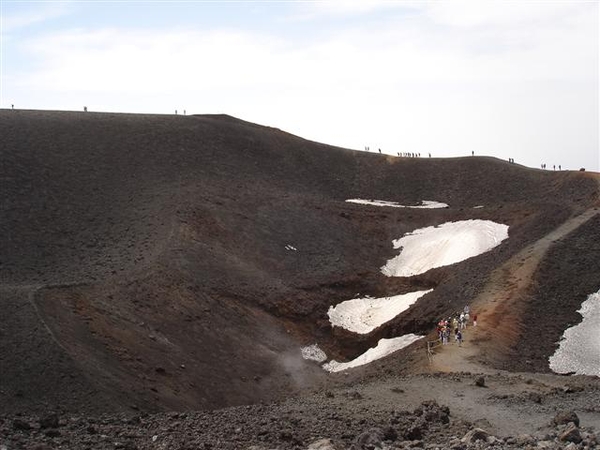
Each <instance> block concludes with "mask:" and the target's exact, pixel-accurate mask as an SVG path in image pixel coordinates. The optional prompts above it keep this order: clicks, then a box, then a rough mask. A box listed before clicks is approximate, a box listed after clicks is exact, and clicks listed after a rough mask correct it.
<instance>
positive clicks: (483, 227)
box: [302, 199, 508, 372]
mask: <svg viewBox="0 0 600 450" xmlns="http://www.w3.org/2000/svg"><path fill="white" fill-rule="evenodd" d="M346 201H347V202H351V203H359V204H368V205H376V206H393V207H400V208H405V207H406V206H402V205H398V204H397V203H394V202H385V201H381V200H372V201H367V200H359V199H351V200H346ZM426 205H428V206H426ZM416 207H418V208H446V207H448V205H446V204H444V203H438V202H423V204H422V205H421V206H416ZM507 238H508V226H507V225H502V224H498V223H495V222H492V221H489V220H464V221H459V222H447V223H444V224H442V225H439V226H437V227H433V226H432V227H426V228H420V229H417V230H415V231H413V232H412V233H407V234H405V235H404V236H403V237H402V238H400V239H397V240H395V241H393V246H394V248H399V249H400V253H399V254H398V255H397V256H395V257H394V258H392V259H390V260H389V261H388V262H387V263H386V264H385V265H384V266H383V267H382V268H381V272H382V273H383V274H384V275H386V276H390V277H394V276H395V277H398V276H400V277H410V276H414V275H418V274H422V273H425V272H427V271H428V270H430V269H433V268H436V267H442V266H445V265H449V264H455V263H457V262H460V261H464V260H466V259H468V258H472V257H474V256H477V255H480V254H482V253H485V252H487V251H489V250H491V249H492V248H494V247H496V246H498V245H500V243H501V242H502V241H503V240H505V239H507ZM431 291H432V289H430V290H426V291H415V292H409V293H406V294H401V295H395V296H390V297H383V298H372V297H369V296H365V297H362V298H355V299H351V300H346V301H344V302H341V303H339V304H337V305H335V306H333V305H332V306H331V307H330V308H329V311H328V316H329V321H330V323H331V326H332V327H336V326H337V327H342V328H344V329H346V330H348V331H351V332H353V333H357V334H368V333H370V332H371V331H373V330H375V329H376V328H378V327H380V326H381V325H383V324H385V323H387V322H389V321H390V320H392V319H393V318H394V317H396V316H398V315H399V314H401V313H402V312H404V311H406V310H407V309H408V308H409V307H410V306H411V305H413V304H415V303H416V302H417V301H418V300H419V299H421V298H422V297H424V296H425V295H427V294H428V293H429V292H431ZM422 338H423V336H418V335H415V334H407V335H404V336H399V337H396V338H392V339H380V340H379V342H378V343H377V346H375V347H373V348H371V349H369V350H367V351H366V352H365V353H363V354H362V355H360V356H358V357H357V358H355V359H353V360H352V361H348V362H345V363H340V362H337V361H335V360H331V361H329V362H327V363H325V364H323V366H322V367H323V369H325V370H327V371H329V372H339V371H342V370H346V369H350V368H353V367H358V366H362V365H365V364H369V363H370V362H373V361H375V360H377V359H380V358H383V357H385V356H387V355H390V354H391V353H394V352H396V351H398V350H400V349H402V348H404V347H407V346H408V345H410V344H412V343H413V342H416V341H418V340H419V339H422ZM302 355H303V357H304V358H305V359H310V360H314V361H318V362H323V361H326V360H327V355H326V354H325V353H324V352H323V351H322V350H321V349H320V348H319V347H318V345H317V344H313V345H310V346H308V347H304V348H302Z"/></svg>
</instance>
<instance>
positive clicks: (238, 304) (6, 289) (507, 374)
mask: <svg viewBox="0 0 600 450" xmlns="http://www.w3.org/2000/svg"><path fill="white" fill-rule="evenodd" d="M0 136H2V141H1V143H0V153H1V157H2V165H1V166H0V180H1V186H2V191H1V195H2V213H1V220H0V227H1V230H0V301H1V306H2V316H1V320H0V367H1V369H2V370H1V378H0V448H2V446H4V447H6V448H7V449H12V448H38V449H44V448H98V449H100V448H140V449H142V448H232V449H236V448H250V447H252V446H255V448H265V449H266V448H308V447H309V446H310V445H313V448H323V449H325V448H338V449H341V448H350V447H352V448H357V449H358V448H413V447H414V448H423V447H428V446H429V448H436V446H437V447H439V448H456V449H458V448H471V447H473V448H476V447H477V446H479V447H481V446H482V445H485V446H489V447H490V448H492V447H494V448H525V447H527V446H530V447H531V448H563V447H566V446H568V445H571V444H572V445H574V446H575V447H572V448H586V447H587V448H594V447H595V446H596V441H595V439H596V434H595V433H596V432H597V430H598V429H600V428H599V427H600V408H599V406H598V405H600V382H599V380H598V378H597V377H586V376H570V377H569V376H560V375H556V374H552V373H550V370H549V368H548V363H547V360H548V357H549V356H550V355H552V354H553V353H554V351H555V349H556V347H557V342H558V340H559V339H560V336H561V335H562V333H563V331H564V330H565V329H566V328H567V327H569V326H571V325H573V324H576V323H577V322H578V321H580V320H581V317H580V316H579V314H577V313H576V310H577V309H578V308H579V306H580V305H581V303H582V302H583V301H584V300H585V299H586V297H587V296H588V295H589V294H591V293H593V292H596V291H597V290H598V289H600V275H599V274H600V238H599V237H600V236H599V235H600V214H599V213H600V201H599V175H598V174H594V173H585V172H549V171H541V170H535V169H529V168H525V167H522V166H519V165H517V164H509V163H507V162H505V161H500V160H498V159H494V158H486V157H465V158H448V159H438V158H427V159H425V158H422V159H421V158H419V159H413V158H396V157H391V156H386V155H380V154H371V153H364V152H356V151H351V150H347V149H341V148H336V147H331V146H327V145H323V144H319V143H315V142H310V141H306V140H303V139H301V138H299V137H296V136H293V135H290V134H287V133H285V132H282V131H280V130H277V129H273V128H268V127H263V126H259V125H255V124H251V123H248V122H244V121H241V120H238V119H235V118H232V117H229V116H224V115H215V116H160V115H139V114H110V113H91V112H90V113H76V112H49V111H6V110H1V111H0ZM349 198H364V199H379V200H388V201H396V202H399V203H401V204H406V205H411V204H412V205H414V204H418V203H420V202H421V201H422V200H435V201H439V202H445V203H447V204H448V205H449V208H444V209H433V210H417V209H398V208H382V207H375V206H365V205H357V204H351V203H346V202H345V201H344V200H346V199H349ZM466 219H487V220H493V221H495V222H499V223H504V224H507V225H509V226H510V229H509V239H507V240H506V241H504V242H503V243H502V244H501V245H500V246H498V247H496V248H494V249H493V250H491V251H489V252H487V253H485V254H482V255H480V256H477V257H475V258H471V259H469V260H466V261H463V262H461V263H458V264H454V265H451V266H447V267H442V268H438V269H433V270H430V271H429V272H427V273H425V274H422V275H419V276H414V277H408V278H406V277H401V278H388V277H385V276H383V275H382V274H381V273H380V271H379V268H380V267H381V266H382V265H383V264H385V262H386V260H387V259H389V258H390V257H392V256H394V255H395V254H396V253H397V251H395V250H393V248H392V245H391V243H392V240H394V239H397V238H399V237H401V236H402V235H403V234H404V233H406V232H409V231H412V230H414V229H416V228H420V227H424V226H430V225H438V224H441V223H444V222H447V221H455V220H466ZM290 246H293V247H294V248H295V249H296V250H292V249H290ZM416 288H432V289H434V290H433V292H431V293H430V294H428V295H427V296H425V297H423V298H422V299H421V300H420V301H419V302H418V303H417V304H415V305H413V306H412V307H411V308H410V309H408V310H407V311H406V312H404V313H403V314H401V315H400V316H398V317H397V318H395V319H394V320H392V321H390V322H388V323H387V324H385V325H383V326H381V327H379V328H377V329H375V330H374V331H373V332H371V333H370V334H367V335H355V334H353V333H350V332H347V331H344V330H341V329H339V328H332V327H331V326H330V324H329V322H328V318H327V310H328V308H329V306H330V305H333V304H336V303H338V302H341V301H343V300H348V299H350V298H354V297H356V296H357V295H371V296H385V295H395V294H400V293H405V292H409V291H412V290H415V289H416ZM465 304H469V305H471V308H472V309H473V310H474V311H477V312H478V315H479V324H478V327H477V328H472V327H470V328H468V329H467V331H466V332H465V337H466V342H465V344H464V346H462V347H458V346H457V345H449V346H445V347H443V348H440V347H438V348H437V349H436V352H435V355H434V356H433V358H431V359H428V357H427V352H426V350H425V340H422V341H419V342H417V343H415V344H413V345H412V346H410V347H408V348H406V349H404V350H402V351H399V352H396V353H394V354H393V355H391V356H389V357H387V358H384V359H382V360H379V361H376V362H374V363H372V364H370V365H368V366H364V367H361V368H357V369H353V370H351V371H348V372H343V373H338V374H327V373H326V372H324V371H323V370H322V369H321V368H320V367H319V366H318V365H317V364H316V363H314V362H311V361H306V360H304V359H303V358H302V357H301V354H300V348H301V347H302V346H304V345H307V344H313V343H315V342H316V343H318V344H319V345H320V346H321V348H323V349H324V350H325V351H326V352H327V354H328V356H329V357H330V358H335V359H337V360H339V361H342V360H348V359H352V358H354V357H356V356H357V355H359V354H361V353H363V352H364V351H365V350H366V349H368V348H370V347H372V346H374V345H375V344H376V343H377V341H378V340H379V339H380V338H382V337H386V338H389V337H395V336H400V335H402V334H406V333H418V334H423V335H427V336H428V337H427V339H428V340H433V339H434V336H435V334H434V329H435V324H436V322H437V321H438V320H439V318H440V317H447V316H448V315H450V314H453V313H454V312H456V311H459V310H461V309H462V307H463V306H464V305H465ZM480 377H484V378H483V383H484V386H481V383H482V380H480ZM424 402H425V403H424ZM569 411H574V412H575V413H576V414H577V416H578V419H577V422H579V420H580V422H581V423H577V424H576V428H577V430H576V431H577V432H578V433H579V437H580V438H581V439H577V438H573V439H571V438H569V439H570V440H569V439H566V438H564V436H563V435H564V434H565V433H566V432H570V431H572V430H570V429H569V427H570V426H571V425H569V423H573V421H574V418H573V417H569V419H570V420H566V419H565V420H561V419H557V420H556V421H555V422H554V423H553V422H552V421H553V419H554V418H555V416H556V414H558V413H568V412H569ZM44 419H47V420H46V421H44ZM477 427H479V428H482V429H484V430H485V431H486V432H487V433H488V434H489V435H488V436H485V437H483V438H482V439H483V440H481V439H480V440H478V439H471V438H466V436H465V435H466V434H467V433H468V432H469V431H473V430H474V429H475V428H477ZM376 430H379V431H376ZM361 436H362V437H361ZM569 436H570V435H569ZM463 437H465V438H466V439H465V440H462V441H461V439H462V438H463ZM327 439H329V441H327ZM483 442H485V444H483ZM318 445H320V446H321V447H317V446H318ZM327 446H329V447H327ZM540 446H542V447H540ZM543 446H546V447H543Z"/></svg>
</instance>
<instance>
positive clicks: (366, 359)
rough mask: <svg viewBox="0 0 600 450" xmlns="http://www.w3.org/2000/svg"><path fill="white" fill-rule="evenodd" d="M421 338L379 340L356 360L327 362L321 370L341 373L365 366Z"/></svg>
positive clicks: (409, 335) (414, 335)
mask: <svg viewBox="0 0 600 450" xmlns="http://www.w3.org/2000/svg"><path fill="white" fill-rule="evenodd" d="M422 338H423V336H417V335H416V334H405V335H404V336H400V337H396V338H392V339H380V340H379V342H378V343H377V346H376V347H374V348H370V349H369V350H367V351H366V352H364V353H363V354H362V355H360V356H359V357H357V358H356V359H353V360H352V361H348V362H347V363H339V362H337V361H335V360H333V361H329V362H328V363H327V364H323V369H325V370H327V371H328V372H341V371H342V370H346V369H350V368H352V367H358V366H364V365H365V364H369V363H371V362H373V361H375V360H377V359H380V358H383V357H384V356H387V355H389V354H391V353H394V352H395V351H398V350H400V349H402V348H404V347H407V346H409V345H410V344H412V343H413V342H415V341H418V340H419V339H422Z"/></svg>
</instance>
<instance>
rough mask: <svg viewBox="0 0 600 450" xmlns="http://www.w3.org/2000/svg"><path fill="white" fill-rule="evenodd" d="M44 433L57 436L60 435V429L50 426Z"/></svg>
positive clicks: (52, 436) (53, 436)
mask: <svg viewBox="0 0 600 450" xmlns="http://www.w3.org/2000/svg"><path fill="white" fill-rule="evenodd" d="M44 434H45V435H46V436H48V437H51V438H55V437H59V436H60V431H58V430H57V429H56V428H48V429H47V430H46V431H44Z"/></svg>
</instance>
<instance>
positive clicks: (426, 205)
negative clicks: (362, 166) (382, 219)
mask: <svg viewBox="0 0 600 450" xmlns="http://www.w3.org/2000/svg"><path fill="white" fill-rule="evenodd" d="M346 202H347V203H358V204H359V205H372V206H389V207H392V208H416V209H434V208H448V205H447V204H446V203H440V202H435V201H431V200H423V201H422V202H421V204H420V205H414V206H406V205H401V204H399V203H397V202H388V201H386V200H363V199H360V198H351V199H348V200H346Z"/></svg>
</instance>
